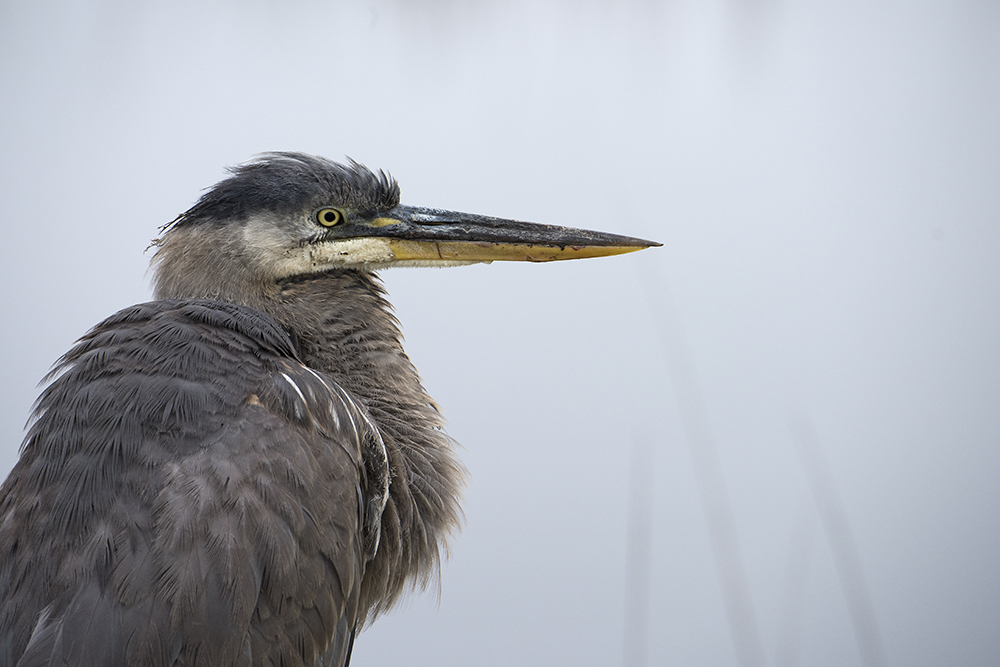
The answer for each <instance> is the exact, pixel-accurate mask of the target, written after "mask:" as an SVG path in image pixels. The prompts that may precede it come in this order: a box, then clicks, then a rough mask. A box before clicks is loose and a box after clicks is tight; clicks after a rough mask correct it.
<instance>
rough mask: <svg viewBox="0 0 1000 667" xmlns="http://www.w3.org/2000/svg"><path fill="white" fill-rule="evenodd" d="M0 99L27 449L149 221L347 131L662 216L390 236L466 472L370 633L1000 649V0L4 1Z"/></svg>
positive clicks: (674, 647) (789, 653)
mask: <svg viewBox="0 0 1000 667" xmlns="http://www.w3.org/2000/svg"><path fill="white" fill-rule="evenodd" d="M0 102H2V104H0V225H2V231H3V235H2V237H3V243H2V244H0V253H2V262H0V278H2V281H3V283H2V284H3V285H4V288H3V289H2V290H0V309H2V310H0V312H2V314H3V320H2V321H3V325H2V328H0V336H2V340H0V354H2V360H3V368H4V371H3V373H2V374H0V388H2V402H0V435H2V439H0V473H3V474H5V473H6V472H7V471H8V470H9V469H10V467H11V466H13V465H14V462H15V460H16V456H17V447H18V445H19V443H20V441H21V439H22V437H23V426H24V422H25V420H26V419H27V416H28V413H29V410H30V406H31V403H32V401H33V400H34V398H35V396H36V395H37V391H38V390H37V387H36V385H37V383H38V381H39V380H40V379H41V377H42V376H43V375H44V374H45V373H46V371H47V370H48V368H49V367H50V365H51V364H52V363H53V362H54V361H55V360H56V359H57V358H58V357H59V356H60V355H61V354H62V353H63V352H65V351H66V350H67V349H68V347H69V346H70V345H71V344H72V342H73V341H74V340H75V339H76V338H78V337H79V336H80V335H82V334H83V333H84V332H85V331H86V330H87V329H88V328H89V327H90V326H92V325H94V324H96V323H97V322H98V321H100V320H101V319H103V318H104V317H107V316H108V315H110V314H112V313H113V312H115V311H117V310H118V309H120V308H123V307H125V306H128V305H130V304H133V303H136V302H140V301H144V300H147V299H148V298H149V297H150V292H149V285H148V277H147V276H146V274H145V270H146V266H147V263H148V260H149V254H148V253H144V250H145V248H146V246H147V245H148V243H149V240H150V239H152V238H153V237H154V236H155V235H156V233H157V227H158V226H160V225H162V224H164V223H166V222H169V221H170V220H172V219H173V218H174V217H175V216H176V215H177V214H178V213H180V212H182V211H184V210H185V209H186V208H187V207H188V206H190V205H191V204H192V203H193V202H194V201H195V199H196V198H197V197H198V196H199V194H200V192H201V190H202V189H203V188H205V187H207V186H210V185H211V184H213V183H214V182H216V181H217V180H219V179H220V178H222V177H223V176H224V167H225V166H227V165H232V164H236V163H239V162H241V161H243V160H246V159H247V158H249V157H251V156H252V155H254V154H255V153H258V152H261V151H267V150H301V151H306V152H310V153H316V154H321V155H325V156H327V157H330V158H334V159H343V158H344V156H347V155H349V156H351V157H353V158H355V159H357V160H359V161H360V162H362V163H364V164H367V165H368V166H370V167H374V168H383V169H386V170H388V171H390V172H391V173H392V174H393V175H394V176H395V177H396V178H397V179H398V180H399V182H400V184H401V187H402V193H403V201H404V202H405V203H410V204H417V205H425V206H434V207H441V208H450V209H455V210H461V211H470V212H477V213H483V214H489V215H497V216H504V217H511V218H520V219H526V220H533V221H537V222H546V223H552V224H561V225H571V226H579V227H586V228H596V229H601V230H604V231H610V232H617V233H623V234H628V235H633V236H639V237H644V238H651V239H655V240H657V241H660V242H662V243H663V244H664V246H663V247H662V248H656V249H651V250H646V251H643V252H642V253H639V254H635V255H626V256H622V257H614V258H608V259H600V260H586V261H580V262H568V263H555V264H548V265H529V264H507V265H499V264H496V265H492V266H476V267H468V268H462V269H447V270H416V269H399V270H395V271H390V272H387V273H386V274H385V275H384V278H385V280H386V283H387V286H388V288H389V290H390V294H391V299H392V301H393V303H394V304H395V306H396V309H397V312H398V314H399V318H400V320H401V321H402V323H403V328H404V331H405V333H406V336H407V350H408V351H409V353H410V355H411V357H412V358H413V359H414V361H415V363H416V365H417V367H418V368H419V369H420V370H421V373H422V375H423V377H424V380H425V383H426V385H427V387H428V389H429V391H430V393H431V394H432V395H433V396H434V397H435V398H436V399H437V400H438V401H439V403H440V404H441V405H442V408H443V410H444V412H445V415H446V416H447V417H448V419H449V432H450V433H451V434H452V435H453V436H454V437H455V438H456V439H457V440H458V441H459V442H461V443H462V444H463V446H464V451H463V452H462V456H463V460H464V461H465V463H466V464H467V466H468V467H469V470H470V473H471V477H470V485H469V488H468V492H467V496H466V500H465V504H464V507H465V511H466V517H467V525H466V527H465V529H464V530H463V532H462V534H461V535H459V536H458V537H457V539H456V540H454V542H453V544H452V547H451V555H450V558H449V559H448V560H447V562H446V563H445V565H444V567H443V570H442V574H441V584H440V590H431V591H428V592H425V593H422V594H417V595H414V596H411V597H410V598H409V599H408V600H407V601H406V602H404V603H403V604H402V605H401V606H400V608H398V609H397V610H395V611H393V612H392V613H391V614H389V615H387V616H385V617H383V618H381V619H379V620H378V621H377V622H376V623H375V625H374V626H372V628H370V629H369V630H367V631H366V632H365V633H364V634H362V635H361V636H360V638H359V640H358V643H357V647H356V651H355V658H354V660H355V662H354V663H353V664H355V665H357V666H358V667H364V666H366V665H383V664H385V665H392V664H406V665H427V666H446V665H456V666H457V665H510V664H518V665H554V664H565V665H581V666H590V665H593V666H595V667H596V666H603V665H615V664H626V665H641V664H649V665H697V664H701V665H764V664H766V665H775V666H778V667H782V666H788V665H837V666H842V665H881V664H892V665H908V666H923V665H927V666H931V665H965V666H974V665H996V664H997V663H998V661H1000V565H998V564H1000V483H998V481H997V480H998V476H1000V475H998V473H1000V121H998V119H1000V6H998V5H997V4H996V3H993V2H988V1H987V0H969V1H964V0H953V1H942V2H922V1H917V2H908V3H899V2H896V3H874V4H873V3H862V2H843V1H839V2H838V1H834V0H813V1H811V2H805V1H803V2H795V1H794V0H781V1H767V0H763V1H760V0H758V1H746V2H722V1H715V2H694V1H691V0H674V1H672V2H654V1H653V0H647V1H641V0H617V1H615V2H612V1H610V0H606V1H599V0H582V1H578V2H570V1H569V0H566V1H564V2H555V1H551V2H550V1H546V0H522V1H513V2H503V3H500V2H485V1H478V2H477V1H475V0H467V1H464V2H457V1H455V2H448V1H444V0H441V1H439V2H419V1H417V0H407V1H403V0H398V1H396V2H393V1H392V0H376V1H375V2H357V3H351V2H319V1H310V0H293V1H284V2H278V1H276V0H256V1H252V2H235V1H225V0H215V1H212V2H193V1H189V2H165V1H164V2H129V1H126V0H107V1H104V2H96V1H95V2H87V1H80V2H55V1H44V0H40V1H37V2H12V1H10V0H7V1H4V2H0ZM726 573H728V574H726ZM724 575H725V576H724ZM643 628H647V630H646V631H644V630H643Z"/></svg>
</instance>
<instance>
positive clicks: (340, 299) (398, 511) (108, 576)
mask: <svg viewBox="0 0 1000 667" xmlns="http://www.w3.org/2000/svg"><path fill="white" fill-rule="evenodd" d="M161 231H162V235H161V237H160V238H159V239H157V240H156V241H155V242H154V244H155V245H156V246H157V250H156V254H155V256H154V257H153V268H154V271H155V278H154V286H155V297H156V299H158V300H157V301H153V302H150V303H145V304H141V305H137V306H133V307H131V308H127V309H125V310H123V311H121V312H119V313H117V314H116V315H113V316H112V317H110V318H109V319H107V320H105V321H104V322H102V323H100V324H99V325H97V326H96V327H94V329H92V330H91V331H90V332H89V333H88V334H87V335H86V336H84V337H83V338H82V339H81V340H80V341H79V342H78V343H77V344H76V346H75V347H73V348H72V349H71V350H70V351H69V352H68V353H67V354H66V355H65V356H64V357H63V358H62V359H61V360H60V361H59V362H58V363H57V364H56V366H55V369H54V370H53V371H52V374H51V375H52V376H56V379H55V380H54V381H53V382H52V383H51V384H50V385H49V387H48V388H47V389H45V391H44V392H43V393H42V395H41V397H40V398H39V400H38V403H37V404H36V407H35V411H34V414H33V418H34V422H33V424H32V425H31V427H30V429H29V431H28V434H27V436H26V438H25V441H24V444H23V446H22V450H21V457H20V460H19V461H18V463H17V465H16V466H15V467H14V469H13V471H12V472H11V473H10V476H9V477H8V478H7V480H6V482H4V484H3V487H2V488H0V665H3V666H7V665H18V666H21V667H28V666H34V665H80V666H84V665H95V666H96V665H103V666H113V665H121V666H125V665H149V666H161V665H162V666H167V665H185V666H189V667H192V666H195V665H206V666H208V665H211V666H213V667H219V666H224V665H233V666H236V665H240V666H243V665H345V664H347V662H348V661H349V659H350V652H351V647H352V645H353V642H354V636H355V632H356V630H357V628H358V625H359V623H363V622H365V620H367V619H371V618H373V617H374V616H375V615H377V614H378V613H380V612H382V611H384V610H386V609H388V608H389V607H390V606H391V605H392V604H393V602H394V601H395V600H396V599H397V598H398V597H399V595H400V593H401V592H402V591H403V590H404V588H405V587H406V586H407V585H410V584H417V585H419V584H421V583H426V581H427V580H428V578H429V577H430V576H431V575H432V574H433V572H434V570H435V568H436V566H437V565H438V561H439V552H440V549H441V548H442V546H443V544H444V541H445V540H446V538H447V537H448V535H449V533H450V532H451V531H452V530H454V529H455V527H456V524H457V521H458V515H459V507H458V501H459V493H460V491H461V487H462V484H463V481H462V480H463V468H462V466H461V464H460V463H459V461H458V460H457V458H456V455H455V450H454V446H453V442H452V441H451V440H450V439H449V438H448V436H447V435H445V433H444V432H443V431H442V429H441V425H442V420H441V417H440V414H439V412H438V408H437V406H436V404H435V403H434V401H433V400H432V399H431V398H430V396H428V395H427V393H426V392H425V391H424V389H423V387H422V386H421V382H420V378H419V377H418V375H417V371H416V369H415V368H414V367H413V364H412V363H411V362H410V360H409V358H408V357H407V356H406V354H405V353H404V352H403V348H402V346H401V343H400V332H399V328H398V324H397V322H396V320H395V318H394V317H393V315H392V312H391V308H390V306H389V303H388V302H387V301H386V299H385V294H384V291H383V289H382V286H381V283H380V282H379V280H378V278H377V276H376V275H375V274H374V273H373V271H375V270H377V269H381V268H384V267H390V266H399V265H420V266H424V265H441V264H467V263H474V262H489V261H493V260H527V261H548V260H556V259H572V258H577V257H594V256H601V255H611V254H618V253H623V252H630V251H633V250H638V249H641V248H645V247H648V246H652V245H658V244H656V243H652V242H649V241H643V240H640V239H634V238H628V237H623V236H616V235H611V234H604V233H599V232H590V231H584V230H578V229H569V228H565V227H555V226H543V225H534V224H530V223H525V222H517V221H512V220H501V219H497V218H488V217H483V216H478V215H468V214H463V213H453V212H449V211H441V210H436V209H427V208H417V207H411V206H403V205H400V204H399V187H398V186H397V184H396V183H395V181H393V180H392V179H391V178H390V177H388V176H387V175H386V174H385V173H383V172H378V173H374V172H372V171H369V170H368V169H366V168H364V167H362V166H361V165H359V164H357V163H354V162H351V163H350V164H347V165H342V164H338V163H335V162H331V161H329V160H326V159H323V158H319V157H313V156H309V155H303V154H299V153H269V154H265V155H263V156H260V157H259V158H257V159H255V160H253V161H251V162H249V163H246V164H244V165H241V166H239V167H237V168H235V169H233V170H232V174H231V176H230V177H229V178H227V179H225V180H223V181H222V182H220V183H218V184H217V185H216V186H215V187H214V188H212V189H211V190H209V191H208V192H207V193H205V194H204V196H202V197H201V199H200V200H199V201H198V202H197V203H196V204H195V205H194V206H193V207H192V208H191V209H190V210H188V211H187V212H186V213H184V214H183V215H181V216H179V217H178V218H177V219H176V220H174V221H173V222H172V223H170V224H169V225H166V226H165V227H164V228H163V229H162V230H161Z"/></svg>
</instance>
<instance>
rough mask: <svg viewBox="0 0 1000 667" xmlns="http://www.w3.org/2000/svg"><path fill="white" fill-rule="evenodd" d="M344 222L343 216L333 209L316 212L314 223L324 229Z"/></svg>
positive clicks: (322, 209)
mask: <svg viewBox="0 0 1000 667" xmlns="http://www.w3.org/2000/svg"><path fill="white" fill-rule="evenodd" d="M343 221H344V214H343V213H341V212H340V211H338V210H337V209H335V208H321V209H320V210H318V211H316V222H318V223H319V224H321V225H323V226H324V227H333V226H334V225H339V224H340V223H342V222H343Z"/></svg>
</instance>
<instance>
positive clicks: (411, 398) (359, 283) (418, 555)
mask: <svg viewBox="0 0 1000 667" xmlns="http://www.w3.org/2000/svg"><path fill="white" fill-rule="evenodd" d="M269 301H270V303H269V307H268V308H266V310H268V311H269V313H270V314H271V315H272V316H273V317H275V319H277V320H278V322H279V323H280V324H282V325H283V326H284V327H285V328H286V330H287V331H288V332H289V333H290V334H291V336H292V338H293V341H294V343H295V344H296V347H297V348H298V350H299V354H300V355H301V357H302V361H303V362H305V363H306V364H308V365H309V366H310V367H312V368H314V369H316V370H319V371H322V372H324V373H326V374H328V375H329V376H330V377H332V378H333V379H334V380H335V381H337V382H338V383H339V384H340V385H341V386H342V387H343V388H344V389H346V390H347V391H349V392H350V393H351V394H352V395H353V396H354V397H355V398H357V399H359V400H360V401H361V402H363V403H364V404H365V407H367V409H368V412H369V415H370V416H371V418H372V420H373V421H374V422H375V424H376V426H377V427H378V429H379V431H380V432H381V434H382V439H383V442H384V443H385V447H386V453H387V455H388V457H389V467H390V470H391V471H392V480H391V482H390V486H389V503H388V505H387V506H386V509H385V511H384V512H383V515H382V540H381V546H380V547H379V551H378V553H377V555H376V557H375V560H374V561H372V562H371V563H369V564H368V567H367V570H366V575H365V578H364V582H363V584H362V600H361V603H362V605H363V606H365V607H367V608H368V609H369V610H370V612H371V614H372V615H375V614H377V613H378V612H380V611H382V610H384V609H387V608H388V607H389V606H391V605H392V603H393V601H394V600H395V599H396V598H397V597H398V596H399V594H400V593H401V592H402V591H403V590H404V589H405V587H406V585H407V583H408V582H409V583H410V584H417V585H425V584H427V583H428V582H429V581H430V580H431V579H432V576H433V574H434V572H435V571H436V569H437V566H438V562H439V554H440V549H441V548H443V547H444V543H445V541H446V539H447V537H448V535H449V533H451V532H452V531H453V530H455V529H456V528H457V526H458V523H459V517H460V513H461V510H459V508H458V501H459V496H460V493H461V488H462V486H463V485H464V483H463V477H464V468H463V467H462V465H461V463H460V462H459V461H458V458H457V456H456V453H455V446H454V441H452V440H451V438H449V437H448V436H447V435H446V434H445V433H444V431H443V430H442V425H443V419H442V417H441V414H440V412H439V410H438V407H437V405H436V404H435V403H434V401H433V399H431V397H430V396H428V395H427V392H426V391H425V390H424V388H423V386H422V384H421V381H420V377H419V375H418V374H417V370H416V368H414V366H413V364H412V362H411V361H410V359H409V357H407V356H406V353H405V352H404V351H403V346H402V335H401V333H400V330H399V323H398V322H397V320H396V318H395V316H394V315H393V314H392V309H391V306H390V305H389V303H388V301H386V299H385V290H384V289H383V287H382V284H381V282H380V281H379V279H378V277H377V276H375V275H374V274H371V273H367V272H362V271H338V272H330V273H325V274H321V275H315V276H305V277H299V278H292V279H288V280H285V281H282V282H281V283H279V294H278V295H277V296H276V298H275V299H273V300H270V299H269ZM413 489H419V493H418V492H414V491H413Z"/></svg>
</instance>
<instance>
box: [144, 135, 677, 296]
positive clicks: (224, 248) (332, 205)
mask: <svg viewBox="0 0 1000 667" xmlns="http://www.w3.org/2000/svg"><path fill="white" fill-rule="evenodd" d="M162 232H163V233H162V235H161V237H160V238H159V239H157V240H156V241H154V245H155V246H157V251H156V254H155V256H154V258H153V269H154V271H155V280H154V282H155V289H156V296H157V297H158V298H179V297H209V298H219V299H223V300H231V301H244V300H245V299H242V298H240V296H241V295H242V294H244V293H247V294H250V293H253V294H257V293H260V292H261V290H265V291H266V289H267V288H268V286H273V285H275V284H277V282H278V281H280V280H283V279H285V278H289V277H293V276H299V275H308V274H316V273H324V272H327V271H331V270H338V269H362V270H370V271H373V270H377V269H382V268H387V267H390V266H442V265H460V264H474V263H480V262H492V261H497V260H508V261H534V262H545V261H552V260H561V259H577V258H584V257H599V256H604V255H616V254H621V253H626V252H632V251H635V250H641V249H642V248H647V247H650V246H655V245H660V244H658V243H655V242H652V241H644V240H642V239H635V238H630V237H626V236H618V235H615V234H606V233H603V232H593V231H587V230H582V229H574V228H570V227H559V226H554V225H539V224H534V223H528V222H521V221H517V220H506V219H502V218H492V217H487V216H481V215H474V214H469V213H457V212H454V211H445V210H440V209H432V208H423V207H416V206H406V205H402V204H400V203H399V186H398V185H397V183H396V181H395V180H393V179H392V178H391V177H390V176H388V175H387V174H386V173H385V172H382V171H379V172H373V171H371V170H369V169H368V168H366V167H364V166H362V165H360V164H358V163H356V162H354V161H350V162H348V163H347V164H340V163H337V162H333V161H331V160H327V159H325V158H322V157H316V156H311V155H305V154H302V153H265V154H263V155H260V156H258V157H257V158H255V159H254V160H251V161H250V162H247V163H245V164H242V165H240V166H237V167H235V168H233V169H232V170H231V176H230V177H229V178H226V179H225V180H223V181H221V182H220V183H218V184H216V185H215V186H214V187H213V188H211V189H210V190H209V191H207V192H206V193H205V194H204V195H203V196H202V197H201V199H199V201H198V202H197V203H196V204H195V205H194V206H193V207H191V209H189V210H188V211H187V212H185V213H183V214H182V215H180V216H178V218H177V219H176V220H174V221H173V222H171V223H170V224H168V225H166V226H165V227H164V228H163V230H162Z"/></svg>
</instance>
